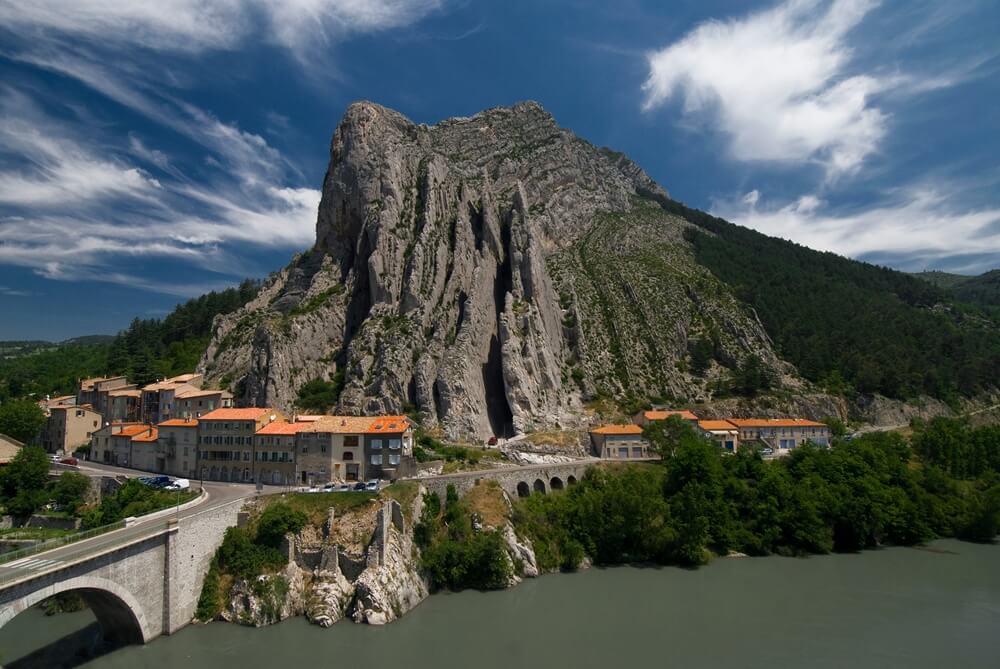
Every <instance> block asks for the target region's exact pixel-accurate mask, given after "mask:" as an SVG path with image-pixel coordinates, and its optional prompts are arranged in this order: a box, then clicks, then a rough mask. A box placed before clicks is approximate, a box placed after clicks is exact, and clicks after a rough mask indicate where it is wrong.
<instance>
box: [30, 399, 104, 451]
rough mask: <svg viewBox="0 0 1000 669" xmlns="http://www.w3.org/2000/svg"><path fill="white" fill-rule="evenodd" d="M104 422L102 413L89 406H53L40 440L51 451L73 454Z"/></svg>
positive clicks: (88, 441) (43, 446)
mask: <svg viewBox="0 0 1000 669" xmlns="http://www.w3.org/2000/svg"><path fill="white" fill-rule="evenodd" d="M103 424H104V421H103V419H102V417H101V414H99V413H97V412H96V411H93V410H92V409H90V408H89V407H82V406H73V405H69V406H67V405H58V406H53V407H51V409H49V416H48V418H46V420H45V427H44V428H43V429H42V433H41V436H40V437H39V442H40V443H41V446H42V448H44V449H45V450H46V451H48V452H49V453H58V454H61V455H67V456H68V455H72V454H73V451H75V450H76V449H77V448H79V447H81V446H83V445H85V444H89V443H90V441H91V439H92V438H93V435H94V432H97V431H98V430H99V429H101V426H102V425H103Z"/></svg>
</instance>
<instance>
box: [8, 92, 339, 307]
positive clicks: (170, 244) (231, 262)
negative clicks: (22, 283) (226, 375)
mask: <svg viewBox="0 0 1000 669" xmlns="http://www.w3.org/2000/svg"><path fill="white" fill-rule="evenodd" d="M0 111H2V113H3V118H2V120H0V145H2V146H3V153H2V155H3V156H4V157H5V158H6V159H7V160H5V161H4V163H3V164H0V204H5V205H7V208H8V209H9V210H11V211H14V212H16V213H14V214H11V215H7V216H4V217H0V238H2V239H3V243H2V244H0V263H5V264H10V265H16V266H22V267H28V268H31V269H32V270H34V271H35V272H36V273H37V274H39V275H41V276H44V277H46V278H49V279H55V280H83V279H86V280H98V281H107V282H113V283H126V284H128V285H131V286H135V287H142V288H145V289H148V290H156V291H158V292H167V293H169V294H176V295H185V296H186V295H189V294H193V292H197V289H195V288H193V287H192V286H180V287H176V286H175V287H171V286H170V285H167V283H166V282H153V281H149V280H143V279H141V278H139V277H136V276H132V275H129V274H125V273H121V272H114V271H111V272H109V271H107V270H106V267H107V266H108V265H109V264H111V265H114V266H118V264H119V262H120V261H121V259H123V258H133V259H135V258H144V257H148V258H171V259H174V260H178V261H183V262H188V263H192V264H195V265H198V266H200V267H202V268H203V269H206V270H211V271H216V272H223V273H227V272H228V273H231V274H233V275H235V276H242V274H241V269H240V268H241V266H240V264H239V262H237V261H236V260H235V258H234V257H233V256H232V254H231V252H230V251H229V250H227V245H231V244H234V243H236V244H243V245H251V246H265V247H281V248H289V249H297V248H303V247H306V246H308V245H309V244H310V243H311V242H312V240H313V236H314V229H315V228H314V226H315V220H316V210H317V207H318V205H319V197H320V194H319V191H318V190H315V189H309V188H291V187H284V186H275V185H273V183H272V182H273V180H275V179H280V177H281V172H280V165H281V164H282V163H281V159H280V154H277V152H276V151H275V150H274V149H273V148H271V147H269V146H268V145H267V143H266V142H264V140H262V139H260V138H259V137H256V136H252V135H249V134H248V133H242V132H241V131H239V129H237V128H234V127H231V126H226V125H225V124H223V123H221V122H218V121H214V120H212V119H210V118H209V117H207V116H204V117H203V119H202V120H203V121H205V130H204V133H205V135H206V136H207V137H215V138H217V144H215V145H214V146H215V148H216V149H217V150H216V151H213V152H211V154H210V155H212V156H214V159H215V160H217V161H218V162H219V165H220V169H219V174H218V175H216V176H214V177H211V178H210V179H209V181H208V182H207V183H194V182H192V181H191V180H189V179H186V178H184V175H183V174H182V173H180V172H179V171H178V170H176V169H174V168H173V167H172V166H171V165H170V163H169V159H168V157H167V156H166V154H165V153H163V152H162V151H157V150H154V149H150V148H148V147H147V146H146V145H145V144H144V143H143V142H142V140H141V138H139V137H138V136H137V135H136V134H134V133H133V134H130V135H129V136H128V137H127V144H125V145H123V146H118V145H117V144H116V140H115V139H114V138H107V139H105V138H102V136H101V135H99V134H97V133H94V134H92V135H91V138H90V139H89V140H87V141H84V140H83V139H80V138H73V137H72V135H73V132H74V130H76V128H75V126H72V125H69V124H68V123H67V122H65V121H59V120H56V119H54V118H52V117H51V116H49V115H47V114H46V113H45V112H44V111H43V110H42V109H40V108H39V107H38V106H36V105H35V104H33V103H32V102H31V101H30V100H29V99H28V98H27V97H26V96H25V95H24V94H23V93H21V92H19V91H17V90H15V89H11V88H9V87H7V88H4V89H0ZM192 113H194V112H192ZM206 144H212V143H211V142H206ZM254 150H256V151H257V152H258V154H256V155H255V154H254ZM98 156H103V157H98ZM131 158H139V159H141V160H144V161H146V162H149V163H152V164H153V165H155V166H157V167H159V168H161V169H163V170H165V171H166V174H165V175H164V176H163V177H162V178H161V179H154V178H152V177H151V176H150V175H149V174H148V173H147V172H145V171H144V170H142V169H141V168H139V167H137V166H136V165H134V164H132V163H131V162H130V159H131ZM14 159H17V162H15V161H14ZM276 165H277V166H278V167H276ZM210 288H211V287H210V286H205V285H202V286H201V290H203V291H204V290H208V289H210Z"/></svg>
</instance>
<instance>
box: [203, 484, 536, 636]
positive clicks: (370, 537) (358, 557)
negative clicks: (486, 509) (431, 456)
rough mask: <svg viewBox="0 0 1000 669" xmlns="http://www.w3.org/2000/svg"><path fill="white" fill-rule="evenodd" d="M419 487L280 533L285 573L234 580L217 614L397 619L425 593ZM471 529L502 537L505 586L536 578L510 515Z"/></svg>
mask: <svg viewBox="0 0 1000 669" xmlns="http://www.w3.org/2000/svg"><path fill="white" fill-rule="evenodd" d="M424 492H425V491H424V489H423V487H420V488H419V489H418V492H417V494H416V496H415V497H414V499H413V501H412V503H411V505H410V507H409V508H407V509H405V510H404V508H403V506H402V505H400V503H399V502H398V501H396V500H395V499H380V500H379V501H378V503H375V502H373V508H370V509H365V510H361V511H357V512H352V513H349V514H346V515H344V516H343V517H338V516H337V514H336V512H335V510H334V509H333V508H331V509H329V511H328V516H327V520H326V522H325V523H324V525H323V527H322V528H316V527H312V526H307V527H306V528H304V529H303V530H301V531H300V532H298V533H296V534H289V535H287V536H286V539H285V543H284V549H285V550H286V551H287V553H288V564H287V566H286V567H285V568H284V569H283V570H281V571H280V572H279V573H276V574H267V575H261V576H257V577H255V578H252V579H238V580H236V581H235V582H233V584H232V586H231V589H230V591H229V594H228V596H227V597H226V604H225V607H224V609H223V611H222V613H221V615H220V617H221V618H222V619H223V620H226V621H228V622H233V623H239V624H243V625H252V626H256V627H260V626H263V625H269V624H273V623H276V622H280V621H282V620H285V619H286V618H290V617H293V616H305V617H306V618H307V619H308V620H309V621H310V622H312V623H314V624H316V625H319V626H321V627H330V626H331V625H333V624H335V623H337V622H339V621H341V620H344V619H348V620H352V621H354V622H356V623H368V624H371V625H383V624H386V623H389V622H392V621H394V620H396V619H398V618H399V617H400V616H402V615H404V614H405V613H407V612H408V611H410V610H411V609H413V608H414V607H416V606H417V605H418V604H420V602H422V601H423V600H424V599H425V598H426V597H427V596H428V595H429V594H430V584H429V582H428V579H427V577H426V575H425V574H424V573H422V571H421V567H420V549H419V548H418V546H417V545H416V543H415V542H414V523H415V522H416V519H419V518H420V515H421V512H422V509H423V503H424V501H423V500H424V498H423V495H424ZM503 494H504V496H505V503H506V505H507V508H508V510H510V508H511V506H510V500H509V499H507V498H506V493H503ZM477 531H485V532H493V531H496V532H500V533H501V534H502V536H503V540H504V545H505V550H506V558H507V560H508V561H509V564H510V566H511V570H510V572H511V574H512V577H511V579H510V581H509V583H508V584H507V585H508V587H510V586H513V585H516V584H517V583H519V582H520V581H521V580H522V578H530V577H534V576H537V575H538V573H539V570H538V566H537V561H536V559H535V554H534V551H533V549H532V546H531V542H530V541H528V540H525V539H522V538H519V537H518V536H517V535H516V533H515V532H514V528H513V525H512V523H511V522H510V519H509V517H508V518H507V519H506V521H505V523H504V524H502V525H501V526H499V527H492V526H489V527H479V528H478V529H477ZM362 546H363V548H360V547H362ZM359 548H360V550H359Z"/></svg>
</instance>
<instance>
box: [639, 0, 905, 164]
mask: <svg viewBox="0 0 1000 669" xmlns="http://www.w3.org/2000/svg"><path fill="white" fill-rule="evenodd" d="M874 5H875V3H874V2H871V1H870V0H835V1H834V2H831V3H829V4H828V5H825V4H823V3H820V2H817V1H814V0H787V1H786V2H784V3H782V4H779V5H778V6H776V7H774V8H772V9H769V10H766V11H762V12H757V13H754V14H751V15H749V16H747V17H745V18H741V19H732V20H728V21H709V22H706V23H703V24H701V25H699V26H698V27H696V28H695V29H694V30H692V31H691V32H689V33H688V34H687V35H685V36H684V37H682V38H681V39H680V40H678V41H677V42H675V43H674V44H672V45H670V46H668V47H666V48H664V49H662V50H660V51H656V52H654V53H652V54H650V55H649V68H650V72H649V77H648V79H647V80H646V83H645V84H644V86H643V92H644V93H645V101H644V103H643V107H644V109H647V110H651V109H654V108H656V107H659V106H660V105H662V104H663V103H665V102H666V101H667V100H669V99H671V98H673V97H675V96H682V97H683V100H684V111H685V113H686V114H688V115H705V114H707V115H708V118H709V119H710V120H708V121H707V122H708V123H709V124H712V125H715V126H717V127H719V128H720V129H721V130H722V131H723V132H725V133H726V134H727V135H728V137H729V151H730V153H731V155H732V156H733V157H734V158H736V159H737V160H760V161H778V162H791V163H804V162H817V163H820V164H822V165H823V167H824V169H825V170H826V172H827V173H828V175H830V176H837V175H839V174H843V173H848V172H851V171H854V170H856V169H857V168H858V167H859V166H860V164H861V163H862V161H863V160H864V159H865V158H866V157H867V156H868V155H869V154H871V153H872V152H873V151H875V150H876V147H877V146H878V143H879V140H880V139H881V138H882V137H883V135H884V134H885V125H886V115H885V114H884V113H883V112H882V111H881V110H879V109H878V108H876V107H874V106H872V104H871V96H872V95H873V94H874V93H877V92H879V91H881V90H883V89H884V86H885V83H884V82H883V81H881V80H880V79H879V78H877V77H874V76H869V75H865V74H850V71H849V65H850V63H851V47H850V45H849V43H848V39H847V38H848V35H849V34H850V32H851V30H852V29H853V28H855V27H856V26H857V25H858V24H859V23H860V22H861V21H862V19H863V18H864V17H865V15H866V14H867V13H868V12H869V11H870V10H871V9H872V7H873V6H874Z"/></svg>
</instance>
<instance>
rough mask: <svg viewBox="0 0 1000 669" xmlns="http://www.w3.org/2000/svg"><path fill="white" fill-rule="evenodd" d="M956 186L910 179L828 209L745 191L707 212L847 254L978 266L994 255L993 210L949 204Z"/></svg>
mask: <svg viewBox="0 0 1000 669" xmlns="http://www.w3.org/2000/svg"><path fill="white" fill-rule="evenodd" d="M963 191H964V188H963V186H962V185H961V184H937V185H936V186H935V185H926V184H922V185H917V186H912V187H907V188H903V189H897V190H893V191H890V192H887V193H884V194H883V195H882V197H881V199H880V200H879V201H878V202H876V203H874V204H873V205H871V206H867V207H864V208H863V209H860V210H858V209H855V210H850V209H846V208H844V207H835V206H832V205H830V204H829V203H828V202H826V201H824V200H823V199H822V198H821V197H819V196H817V195H812V194H810V195H804V196H802V197H799V198H798V199H796V200H795V201H793V202H785V203H775V204H772V203H770V202H768V201H767V199H766V197H765V196H764V195H762V194H760V193H759V192H758V191H751V192H750V193H747V194H746V195H744V196H743V197H742V198H738V199H736V200H734V201H733V202H721V203H717V204H716V206H715V207H713V212H714V213H716V214H717V215H720V216H723V217H725V218H728V219H729V220H732V221H734V222H736V223H739V224H741V225H745V226H747V227H750V228H754V229H755V230H759V231H760V232H763V233H765V234H767V235H772V236H775V237H781V238H784V239H792V240H795V241H796V242H798V243H800V244H804V245H806V246H809V247H811V248H814V249H819V250H821V251H832V252H834V253H839V254H841V255H846V256H851V257H855V258H866V257H872V258H874V257H879V258H894V259H895V260H896V262H895V263H894V264H897V265H913V264H914V263H916V264H918V265H919V266H928V265H929V264H933V259H941V258H946V257H950V256H955V257H957V256H968V257H972V256H975V257H976V258H978V260H977V261H975V262H974V263H966V265H965V266H964V267H963V269H965V270H966V271H982V270H985V269H988V268H989V267H991V266H995V265H996V261H997V258H998V257H1000V208H998V207H989V206H986V207H978V208H977V207H969V206H965V207H963V206H961V205H958V204H956V202H960V201H962V200H963V198H962V197H956V194H961V193H962V192H963Z"/></svg>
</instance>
